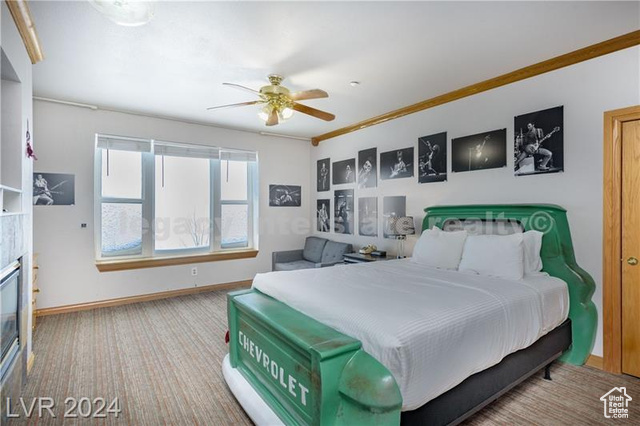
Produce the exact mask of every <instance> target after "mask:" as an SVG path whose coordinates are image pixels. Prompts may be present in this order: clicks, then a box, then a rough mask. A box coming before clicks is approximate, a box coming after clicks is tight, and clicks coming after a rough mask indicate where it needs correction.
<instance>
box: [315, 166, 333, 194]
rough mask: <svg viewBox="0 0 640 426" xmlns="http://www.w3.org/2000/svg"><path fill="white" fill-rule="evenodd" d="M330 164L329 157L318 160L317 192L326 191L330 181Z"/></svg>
mask: <svg viewBox="0 0 640 426" xmlns="http://www.w3.org/2000/svg"><path fill="white" fill-rule="evenodd" d="M330 164H331V160H330V159H329V158H325V159H322V160H318V174H317V176H318V187H317V191H318V192H324V191H328V190H329V187H330V184H329V182H331V171H330V169H329V167H330V166H329V165H330Z"/></svg>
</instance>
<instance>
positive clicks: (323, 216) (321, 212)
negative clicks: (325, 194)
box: [316, 199, 331, 232]
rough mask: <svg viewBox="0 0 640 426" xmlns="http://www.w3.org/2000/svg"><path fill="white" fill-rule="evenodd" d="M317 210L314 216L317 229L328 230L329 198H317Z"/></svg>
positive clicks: (329, 215) (329, 217)
mask: <svg viewBox="0 0 640 426" xmlns="http://www.w3.org/2000/svg"><path fill="white" fill-rule="evenodd" d="M317 209H318V211H317V212H316V218H317V220H318V231H320V232H329V231H330V230H331V229H330V226H331V225H330V223H329V220H330V219H331V206H330V200H329V199H326V200H318V208H317Z"/></svg>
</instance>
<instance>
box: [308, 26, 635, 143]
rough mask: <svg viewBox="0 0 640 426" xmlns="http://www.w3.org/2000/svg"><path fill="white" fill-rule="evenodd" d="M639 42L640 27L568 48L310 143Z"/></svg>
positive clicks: (320, 136)
mask: <svg viewBox="0 0 640 426" xmlns="http://www.w3.org/2000/svg"><path fill="white" fill-rule="evenodd" d="M639 44H640V30H637V31H633V32H630V33H627V34H624V35H621V36H619V37H615V38H612V39H609V40H605V41H603V42H600V43H596V44H592V45H591V46H587V47H584V48H582V49H578V50H574V51H573V52H569V53H566V54H564V55H560V56H556V57H555V58H551V59H548V60H546V61H542V62H538V63H537V64H533V65H529V66H527V67H524V68H520V69H518V70H515V71H512V72H509V73H507V74H502V75H500V76H498V77H494V78H491V79H489V80H484V81H481V82H479V83H475V84H472V85H470V86H466V87H463V88H461V89H457V90H454V91H452V92H449V93H445V94H443V95H439V96H436V97H434V98H430V99H427V100H424V101H421V102H418V103H415V104H412V105H409V106H406V107H404V108H400V109H397V110H394V111H391V112H387V113H385V114H382V115H378V116H376V117H373V118H369V119H367V120H363V121H360V122H358V123H355V124H352V125H350V126H347V127H343V128H340V129H337V130H333V131H331V132H328V133H324V134H322V135H318V136H315V137H313V138H311V143H312V144H313V146H318V144H319V143H320V142H321V141H325V140H327V139H332V138H335V137H338V136H341V135H345V134H347V133H351V132H355V131H358V130H362V129H366V128H367V127H371V126H375V125H377V124H382V123H385V122H387V121H391V120H395V119H397V118H400V117H404V116H405V115H409V114H413V113H416V112H419V111H424V110H426V109H429V108H433V107H436V106H439V105H443V104H446V103H449V102H453V101H457V100H458V99H462V98H466V97H468V96H473V95H477V94H478V93H482V92H486V91H488V90H492V89H495V88H498V87H501V86H505V85H507V84H511V83H515V82H517V81H521V80H526V79H528V78H531V77H535V76H538V75H540V74H545V73H548V72H551V71H555V70H557V69H560V68H564V67H568V66H570V65H575V64H578V63H580V62H584V61H588V60H590V59H593V58H597V57H599V56H603V55H608V54H609V53H613V52H617V51H619V50H623V49H627V48H629V47H633V46H637V45H639Z"/></svg>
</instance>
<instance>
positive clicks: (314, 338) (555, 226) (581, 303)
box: [228, 205, 597, 425]
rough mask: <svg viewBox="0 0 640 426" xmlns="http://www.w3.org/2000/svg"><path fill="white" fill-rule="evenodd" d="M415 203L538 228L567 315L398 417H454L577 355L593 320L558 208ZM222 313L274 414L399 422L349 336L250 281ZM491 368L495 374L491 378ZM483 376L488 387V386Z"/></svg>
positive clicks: (439, 218)
mask: <svg viewBox="0 0 640 426" xmlns="http://www.w3.org/2000/svg"><path fill="white" fill-rule="evenodd" d="M425 212H426V217H425V218H424V221H423V229H427V228H430V227H432V226H434V225H435V226H442V225H443V224H444V223H446V222H447V221H450V220H460V221H466V220H482V221H486V220H494V221H495V220H508V221H517V222H518V223H519V224H520V225H521V226H522V227H523V229H524V230H531V229H534V230H540V231H542V232H544V236H543V244H542V250H541V257H542V261H543V265H544V269H543V270H544V271H545V272H547V273H549V275H552V276H555V277H558V278H560V279H562V280H563V281H565V282H566V283H567V284H568V289H569V297H570V307H569V319H570V321H567V322H565V323H564V324H563V325H561V326H559V327H558V328H557V329H556V330H554V331H552V332H551V333H549V334H548V335H547V336H545V337H543V338H542V339H540V340H539V341H538V342H536V343H534V345H532V346H531V347H530V348H527V349H523V350H522V351H518V352H516V353H514V354H512V355H509V356H508V357H506V358H505V359H504V360H503V362H501V363H500V364H498V365H496V366H494V367H492V368H490V369H488V370H485V371H484V372H481V373H478V374H477V375H474V376H471V377H470V378H469V379H467V380H465V382H463V383H462V384H461V385H459V386H458V387H456V388H454V389H452V390H450V391H448V392H447V393H445V394H443V395H441V396H440V397H438V398H437V399H436V400H434V401H432V402H430V403H428V404H427V405H425V406H423V407H421V408H419V409H417V410H414V411H413V412H408V413H403V414H402V422H403V423H422V422H429V423H433V424H447V423H452V422H456V420H460V419H462V418H463V417H466V416H468V415H469V414H470V413H472V412H474V411H476V410H477V409H479V408H480V407H481V406H484V405H486V404H487V403H488V402H490V401H491V400H492V399H495V398H497V397H498V396H499V395H501V394H502V393H504V392H505V391H506V390H508V389H510V388H511V387H513V386H515V385H516V384H517V383H519V382H520V381H522V380H524V378H526V377H528V376H530V375H531V374H533V373H534V372H535V371H538V370H539V369H540V368H542V367H544V366H545V364H546V363H548V362H551V361H553V360H554V359H556V358H557V357H559V356H560V355H561V353H562V351H564V349H567V350H566V351H565V352H564V354H562V357H561V360H563V361H565V362H569V363H572V364H577V365H581V364H583V363H584V362H585V361H586V359H587V357H588V356H589V354H590V352H591V349H592V347H593V343H594V340H595V328H596V324H597V319H596V310H595V305H594V304H593V302H592V301H591V296H592V294H593V292H594V290H595V283H594V282H593V279H592V278H591V277H590V276H589V275H588V274H587V273H586V272H585V271H584V270H582V269H581V268H580V267H579V266H578V265H577V264H576V261H575V256H574V252H573V245H572V242H571V234H570V231H569V225H568V222H567V218H566V211H565V210H564V209H562V208H561V207H558V206H554V205H470V206H440V207H431V208H427V209H425ZM228 318H229V331H230V342H229V362H230V365H231V368H232V369H233V370H234V371H236V372H238V373H239V374H240V375H241V376H242V377H243V378H244V380H246V382H248V383H249V384H250V385H251V387H252V388H253V389H254V390H255V391H256V392H257V394H258V395H259V396H260V398H261V399H262V400H263V401H264V402H265V403H266V405H268V407H269V408H270V409H271V410H272V411H273V412H274V413H275V414H276V415H277V417H278V418H279V419H280V420H281V421H282V422H283V423H285V424H292V425H293V424H296V425H297V424H305V425H374V424H379V425H398V424H400V422H401V408H402V397H401V394H400V391H399V389H398V386H397V384H396V381H395V379H394V378H393V376H392V375H391V373H390V372H389V371H388V370H387V369H386V368H385V367H384V366H383V365H382V364H380V363H379V362H378V361H377V360H375V359H374V358H373V357H371V356H370V355H369V354H367V353H366V352H365V351H364V350H363V349H362V345H361V343H360V342H359V341H358V340H356V339H353V338H351V337H349V336H346V335H344V334H342V333H340V332H338V331H336V330H335V329H333V328H331V327H328V326H326V325H324V324H321V323H320V322H318V321H316V320H314V319H313V318H309V317H308V316H305V315H304V314H302V313H300V312H298V311H296V310H295V309H293V308H291V307H289V306H287V305H285V304H283V303H282V302H279V301H277V300H275V299H273V298H271V297H269V296H266V295H264V294H262V293H260V292H259V291H256V290H253V289H251V290H244V291H239V292H234V293H230V294H229V296H228ZM543 339H544V340H543ZM523 366H526V367H523ZM497 377H500V379H501V381H502V382H500V383H501V384H500V385H499V387H498V388H496V387H495V383H496V378H497ZM485 380H486V382H485ZM491 382H493V385H494V386H493V388H491V387H490V386H488V384H489V383H491ZM485 389H486V390H485ZM467 392H470V393H475V394H478V392H480V395H476V397H477V401H478V402H477V403H476V402H473V403H472V407H471V408H470V409H469V407H467V408H464V407H462V408H460V411H459V412H456V411H455V410H454V411H452V412H447V413H445V414H444V415H442V416H439V415H438V412H441V409H440V408H438V407H446V406H449V405H451V404H450V403H449V401H451V402H453V401H456V400H468V398H467V396H466V393H467ZM483 392H484V393H483ZM430 404H431V405H430ZM438 404H439V405H438ZM434 407H435V408H434ZM434 410H435V411H434ZM442 410H444V408H442ZM425 416H426V417H425ZM430 420H433V422H431V421H430Z"/></svg>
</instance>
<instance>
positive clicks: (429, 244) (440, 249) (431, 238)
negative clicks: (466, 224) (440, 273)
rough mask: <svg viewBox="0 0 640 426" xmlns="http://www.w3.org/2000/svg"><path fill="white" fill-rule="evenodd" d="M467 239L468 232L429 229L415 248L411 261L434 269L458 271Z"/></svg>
mask: <svg viewBox="0 0 640 426" xmlns="http://www.w3.org/2000/svg"><path fill="white" fill-rule="evenodd" d="M466 239H467V231H456V232H444V231H442V230H440V229H439V228H436V227H434V228H433V229H427V230H425V231H424V232H423V233H422V235H421V236H420V238H419V239H418V242H417V243H416V245H415V247H414V248H413V256H412V257H411V260H412V261H413V262H417V263H420V264H423V265H426V266H431V267H433V268H440V269H458V265H459V264H460V257H461V256H462V249H463V248H464V242H465V240H466Z"/></svg>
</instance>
